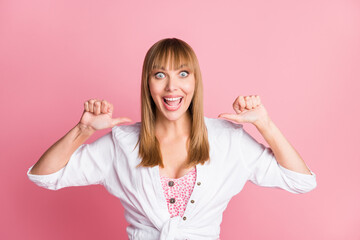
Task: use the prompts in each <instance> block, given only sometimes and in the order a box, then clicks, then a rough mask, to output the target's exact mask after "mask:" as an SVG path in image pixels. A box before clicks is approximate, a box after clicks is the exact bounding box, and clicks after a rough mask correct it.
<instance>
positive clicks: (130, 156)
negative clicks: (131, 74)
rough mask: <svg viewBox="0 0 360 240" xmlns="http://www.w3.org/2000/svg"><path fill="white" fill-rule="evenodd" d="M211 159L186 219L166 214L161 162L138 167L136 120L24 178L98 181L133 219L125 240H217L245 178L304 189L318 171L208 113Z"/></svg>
mask: <svg viewBox="0 0 360 240" xmlns="http://www.w3.org/2000/svg"><path fill="white" fill-rule="evenodd" d="M204 121H205V124H206V127H207V130H208V140H209V144H210V160H209V161H207V162H206V163H205V164H204V165H201V164H198V165H196V170H197V177H196V184H195V186H194V189H193V192H192V194H191V197H190V200H194V202H193V203H192V202H191V201H190V200H189V202H188V204H187V206H186V210H185V213H184V215H183V217H181V216H176V217H173V218H170V214H169V211H168V207H167V203H166V199H165V195H164V193H163V189H162V186H161V181H160V174H159V166H155V167H139V168H135V167H136V165H138V164H139V163H140V162H141V159H140V158H139V157H138V149H139V146H137V147H136V148H135V149H134V147H135V145H136V143H137V140H138V137H139V132H140V127H141V122H136V123H134V124H132V125H120V126H115V127H113V128H112V131H111V132H109V133H107V134H105V135H104V136H102V137H100V138H98V139H97V140H95V141H94V142H92V143H90V144H83V145H81V146H80V147H79V148H78V149H76V151H75V152H74V153H73V154H72V156H71V158H70V160H69V162H68V163H67V165H66V166H65V167H64V168H62V169H60V170H59V171H57V172H55V173H52V174H48V175H33V174H30V173H29V172H30V170H31V168H32V167H33V166H31V167H30V168H29V170H28V172H27V176H28V177H29V179H30V180H31V181H33V182H34V183H35V184H37V185H38V186H40V187H44V188H47V189H51V190H58V189H61V188H64V187H70V186H85V185H91V184H101V185H103V186H104V187H105V188H106V189H107V190H108V191H109V192H110V193H111V194H112V195H114V196H115V197H117V198H119V199H120V201H121V204H122V205H123V207H124V209H125V219H126V220H127V221H128V223H129V224H130V225H129V226H128V227H127V228H126V231H127V233H128V237H129V239H130V240H132V239H144V240H155V239H156V240H157V239H161V240H165V239H166V240H174V239H175V240H179V239H182V240H183V239H197V240H203V239H204V240H205V239H206V240H209V239H214V240H215V239H218V238H219V235H220V223H221V221H222V214H223V212H224V210H225V208H226V207H227V205H228V203H229V201H230V200H231V198H232V197H233V196H235V195H236V194H238V193H239V192H240V191H241V190H242V189H243V187H244V185H245V183H246V182H247V181H248V180H250V181H251V182H253V183H254V184H256V185H259V186H263V187H277V188H281V189H284V190H286V191H289V192H291V193H296V194H299V193H306V192H309V191H311V190H313V189H314V188H315V187H316V185H317V184H316V175H315V174H314V173H313V172H312V171H310V172H311V174H312V175H308V174H302V173H298V172H295V171H291V170H289V169H286V168H284V167H282V166H281V165H279V164H278V163H277V161H276V159H275V156H274V154H273V152H272V150H271V148H268V147H265V146H264V145H263V144H261V143H258V142H257V141H256V140H255V139H254V138H253V137H252V136H250V135H249V134H248V133H247V132H246V131H245V130H244V129H243V125H242V124H235V123H232V122H229V121H227V120H224V119H217V118H207V117H204Z"/></svg>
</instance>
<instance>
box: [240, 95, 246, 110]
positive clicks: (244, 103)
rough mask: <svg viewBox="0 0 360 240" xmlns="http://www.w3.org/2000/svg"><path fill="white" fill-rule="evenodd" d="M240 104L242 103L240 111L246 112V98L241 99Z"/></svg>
mask: <svg viewBox="0 0 360 240" xmlns="http://www.w3.org/2000/svg"><path fill="white" fill-rule="evenodd" d="M239 102H240V110H241V111H244V109H245V107H246V102H245V98H244V96H240V97H239Z"/></svg>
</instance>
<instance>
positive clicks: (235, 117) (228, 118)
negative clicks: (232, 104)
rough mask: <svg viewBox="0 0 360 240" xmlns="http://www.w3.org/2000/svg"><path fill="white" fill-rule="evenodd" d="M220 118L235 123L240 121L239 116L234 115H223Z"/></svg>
mask: <svg viewBox="0 0 360 240" xmlns="http://www.w3.org/2000/svg"><path fill="white" fill-rule="evenodd" d="M218 118H223V119H225V120H230V121H234V122H238V121H239V116H238V115H236V114H232V113H222V114H219V116H218Z"/></svg>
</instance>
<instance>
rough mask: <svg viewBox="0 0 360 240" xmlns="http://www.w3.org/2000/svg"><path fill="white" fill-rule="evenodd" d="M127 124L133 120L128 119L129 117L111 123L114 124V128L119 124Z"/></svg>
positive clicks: (116, 119)
mask: <svg viewBox="0 0 360 240" xmlns="http://www.w3.org/2000/svg"><path fill="white" fill-rule="evenodd" d="M126 122H132V120H131V119H130V118H127V117H120V118H114V119H112V122H111V123H112V125H113V126H116V125H118V124H121V123H126Z"/></svg>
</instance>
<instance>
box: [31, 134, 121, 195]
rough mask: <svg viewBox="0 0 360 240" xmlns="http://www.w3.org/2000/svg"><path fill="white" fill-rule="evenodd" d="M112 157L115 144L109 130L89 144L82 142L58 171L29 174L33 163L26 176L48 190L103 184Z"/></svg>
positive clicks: (113, 156)
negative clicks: (44, 173) (45, 173)
mask: <svg viewBox="0 0 360 240" xmlns="http://www.w3.org/2000/svg"><path fill="white" fill-rule="evenodd" d="M114 158H115V144H114V140H113V135H112V132H109V133H107V134H105V135H104V136H102V137H100V138H98V139H97V140H95V141H94V142H92V143H90V144H82V145H81V146H80V147H79V148H77V149H76V150H75V152H74V153H73V154H72V155H71V157H70V160H69V162H68V163H67V164H66V165H65V166H64V167H63V168H62V169H60V170H59V171H57V172H54V173H51V174H47V175H34V174H30V171H31V169H32V168H33V166H34V165H35V164H34V165H33V166H31V167H30V168H29V169H28V171H27V176H28V178H29V179H30V180H31V181H32V182H34V183H35V184H36V185H38V186H40V187H43V188H47V189H50V190H58V189H61V188H64V187H70V186H85V185H91V184H103V183H104V181H105V178H106V175H107V173H108V172H109V170H110V168H111V167H112V166H113V162H114Z"/></svg>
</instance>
